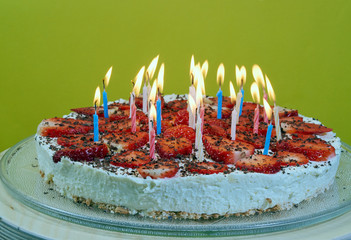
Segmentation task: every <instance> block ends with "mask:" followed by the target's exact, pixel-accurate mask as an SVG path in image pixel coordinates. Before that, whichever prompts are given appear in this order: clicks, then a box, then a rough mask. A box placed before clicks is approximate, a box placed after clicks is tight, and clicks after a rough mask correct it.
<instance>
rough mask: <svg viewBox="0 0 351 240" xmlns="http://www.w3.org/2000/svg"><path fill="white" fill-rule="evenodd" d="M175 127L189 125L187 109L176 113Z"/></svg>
mask: <svg viewBox="0 0 351 240" xmlns="http://www.w3.org/2000/svg"><path fill="white" fill-rule="evenodd" d="M174 125H189V112H188V110H186V109H183V110H179V111H178V112H177V113H176V118H175V120H174Z"/></svg>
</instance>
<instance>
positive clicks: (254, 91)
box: [250, 82, 260, 134]
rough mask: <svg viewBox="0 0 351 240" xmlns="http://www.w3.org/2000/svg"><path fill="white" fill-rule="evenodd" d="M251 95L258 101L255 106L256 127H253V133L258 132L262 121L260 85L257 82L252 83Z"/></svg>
mask: <svg viewBox="0 0 351 240" xmlns="http://www.w3.org/2000/svg"><path fill="white" fill-rule="evenodd" d="M250 90H251V95H252V99H253V101H254V103H257V106H256V108H255V115H254V127H253V133H256V134H258V125H259V123H260V105H259V104H260V90H259V88H258V85H257V83H256V82H253V83H252V84H251V88H250Z"/></svg>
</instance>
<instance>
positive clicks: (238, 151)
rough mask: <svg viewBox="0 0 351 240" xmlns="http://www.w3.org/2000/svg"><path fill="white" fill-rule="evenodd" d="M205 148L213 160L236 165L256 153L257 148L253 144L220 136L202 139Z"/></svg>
mask: <svg viewBox="0 0 351 240" xmlns="http://www.w3.org/2000/svg"><path fill="white" fill-rule="evenodd" d="M202 139H203V142H204V146H205V149H206V151H207V152H208V154H209V155H210V156H211V158H212V160H214V161H216V162H224V163H225V164H234V163H235V162H237V161H238V160H239V159H241V158H243V157H247V156H250V155H252V154H253V153H254V150H255V147H254V146H253V145H251V144H248V143H244V142H239V141H232V140H229V139H227V138H223V137H218V136H206V135H204V137H203V138H202Z"/></svg>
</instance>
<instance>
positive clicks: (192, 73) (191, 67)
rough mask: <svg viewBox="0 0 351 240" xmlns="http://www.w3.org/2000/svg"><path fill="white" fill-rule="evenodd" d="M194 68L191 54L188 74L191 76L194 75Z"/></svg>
mask: <svg viewBox="0 0 351 240" xmlns="http://www.w3.org/2000/svg"><path fill="white" fill-rule="evenodd" d="M194 68H195V60H194V54H193V55H192V56H191V60H190V76H192V77H194Z"/></svg>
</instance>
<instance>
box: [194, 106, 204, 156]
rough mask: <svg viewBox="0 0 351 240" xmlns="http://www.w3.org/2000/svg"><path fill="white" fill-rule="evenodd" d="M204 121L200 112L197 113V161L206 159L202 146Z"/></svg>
mask: <svg viewBox="0 0 351 240" xmlns="http://www.w3.org/2000/svg"><path fill="white" fill-rule="evenodd" d="M201 122H202V120H201V117H200V111H199V110H198V111H197V121H196V139H195V149H196V150H197V153H196V155H197V159H198V160H201V161H202V160H203V158H204V150H203V144H202V134H201V125H202V123H201Z"/></svg>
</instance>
